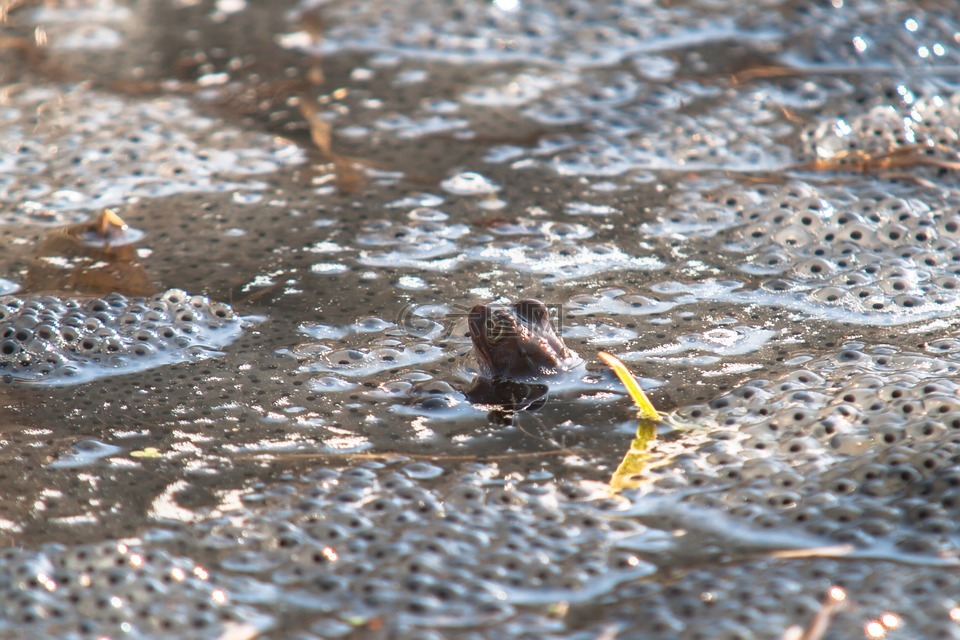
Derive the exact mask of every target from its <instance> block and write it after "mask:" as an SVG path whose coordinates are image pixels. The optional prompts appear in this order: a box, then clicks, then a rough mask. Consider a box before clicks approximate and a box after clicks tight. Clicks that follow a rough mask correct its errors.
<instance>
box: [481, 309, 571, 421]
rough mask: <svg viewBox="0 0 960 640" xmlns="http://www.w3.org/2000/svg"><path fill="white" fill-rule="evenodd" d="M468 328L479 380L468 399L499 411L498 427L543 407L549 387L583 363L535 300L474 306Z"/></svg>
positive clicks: (547, 310) (548, 314)
mask: <svg viewBox="0 0 960 640" xmlns="http://www.w3.org/2000/svg"><path fill="white" fill-rule="evenodd" d="M467 325H468V327H469V332H470V340H471V341H472V342H473V353H474V356H475V359H476V361H477V368H478V371H479V375H478V376H477V377H476V379H475V380H474V381H473V384H472V385H471V386H470V388H469V389H467V390H466V396H467V398H468V399H469V400H470V401H471V402H473V403H474V404H478V405H485V406H494V407H498V408H499V409H498V410H496V411H494V412H493V413H491V416H498V419H494V421H495V422H502V423H504V424H506V423H509V421H510V419H511V418H510V416H511V415H512V413H513V412H515V411H521V410H527V411H532V410H536V409H538V408H540V407H541V406H543V404H544V403H545V402H546V398H547V392H548V386H547V385H546V384H544V383H545V382H546V381H548V380H550V379H551V378H556V377H558V376H560V375H561V374H562V373H564V372H567V371H571V370H573V369H576V368H577V367H579V366H580V365H581V364H582V363H583V360H582V359H581V358H580V356H579V355H578V354H577V353H576V352H575V351H573V350H572V349H570V348H569V347H567V345H566V344H565V343H564V341H563V338H561V337H560V335H559V334H558V333H557V331H556V329H554V327H553V324H552V323H551V322H550V312H549V309H548V308H547V305H545V304H544V303H543V302H541V301H540V300H536V299H534V298H526V299H523V300H520V301H519V302H516V303H514V304H496V303H489V304H477V305H474V307H473V308H472V309H471V310H470V313H469V316H468V318H467ZM492 419H493V418H492Z"/></svg>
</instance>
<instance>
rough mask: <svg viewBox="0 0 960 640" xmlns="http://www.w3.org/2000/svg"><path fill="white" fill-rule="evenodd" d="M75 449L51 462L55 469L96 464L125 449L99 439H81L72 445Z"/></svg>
mask: <svg viewBox="0 0 960 640" xmlns="http://www.w3.org/2000/svg"><path fill="white" fill-rule="evenodd" d="M71 448H72V449H73V451H71V452H69V453H65V454H62V455H60V456H59V457H58V458H57V459H56V460H54V461H53V462H51V463H50V465H49V466H50V467H51V468H53V469H72V468H75V467H87V466H90V465H92V464H96V463H97V462H98V461H99V460H101V459H103V458H107V457H109V456H114V455H117V454H118V453H120V452H121V451H123V449H121V448H120V447H117V446H115V445H112V444H106V443H105V442H100V441H99V440H92V439H91V440H79V441H77V442H74V443H73V444H72V445H71Z"/></svg>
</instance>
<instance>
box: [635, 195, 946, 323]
mask: <svg viewBox="0 0 960 640" xmlns="http://www.w3.org/2000/svg"><path fill="white" fill-rule="evenodd" d="M675 200H676V202H675V204H674V205H672V206H670V207H668V208H666V209H664V210H662V211H660V212H658V217H659V218H660V220H659V221H658V222H656V223H652V224H649V225H646V226H645V229H647V230H648V231H649V232H651V233H663V234H670V235H675V234H684V235H687V236H689V237H691V238H698V237H700V234H701V231H700V228H699V227H697V226H693V225H692V224H690V222H692V221H693V220H694V219H696V218H698V217H700V216H701V215H704V216H707V217H712V218H713V220H714V222H715V225H714V227H713V229H712V231H711V236H713V237H714V238H716V239H717V240H719V241H720V242H723V243H724V249H725V251H726V252H727V255H729V256H730V257H731V258H733V259H736V260H738V262H739V265H738V268H739V270H740V271H741V272H742V273H743V274H744V276H745V279H744V280H725V281H712V282H711V281H701V282H699V283H695V284H692V285H683V284H677V283H661V284H659V285H655V286H653V287H651V288H652V289H653V290H654V291H655V292H656V293H659V294H661V296H662V298H661V300H660V301H658V302H659V303H660V304H669V303H670V297H669V296H674V304H676V303H677V302H680V303H685V302H692V301H694V300H714V301H723V302H734V303H737V304H753V303H760V304H764V305H771V306H783V307H787V308H791V309H796V310H799V311H803V312H804V313H806V314H809V315H811V316H814V317H824V318H829V319H833V320H841V321H848V322H857V323H865V324H878V325H886V324H903V323H906V322H915V321H917V320H923V319H929V318H941V317H946V316H949V315H951V314H953V313H955V310H956V308H957V306H958V305H960V298H958V296H957V288H958V286H960V282H958V281H957V273H956V272H957V271H958V269H960V267H958V264H960V244H958V238H960V235H958V233H960V218H958V211H960V202H957V201H956V198H954V197H953V196H951V195H949V194H948V195H943V194H942V193H934V192H933V191H931V190H927V189H925V188H923V187H920V186H916V185H914V186H903V187H896V186H894V187H891V188H890V189H889V190H886V191H880V190H877V191H866V192H865V191H864V190H863V189H857V190H853V189H850V188H848V187H823V188H816V187H813V186H809V185H804V184H800V183H788V184H786V185H783V186H777V185H762V186H752V187H743V186H729V187H723V188H719V189H706V190H704V191H702V192H701V191H696V190H693V191H690V192H685V193H682V194H680V195H678V196H676V198H675ZM718 207H722V208H725V209H726V211H727V213H726V214H725V215H724V216H723V217H722V218H721V217H718V216H716V215H714V212H715V211H716V210H717V208H718ZM752 282H755V283H756V284H752ZM676 296H680V299H677V298H676ZM648 306H649V305H648ZM650 308H653V307H650Z"/></svg>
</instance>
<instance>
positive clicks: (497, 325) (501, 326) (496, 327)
mask: <svg viewBox="0 0 960 640" xmlns="http://www.w3.org/2000/svg"><path fill="white" fill-rule="evenodd" d="M484 328H485V329H486V334H487V341H488V342H493V343H497V342H500V341H501V340H503V338H504V337H505V336H506V335H507V333H508V331H509V327H508V326H507V323H506V322H505V321H504V320H503V318H501V317H500V316H496V315H493V316H490V317H489V318H487V322H486V326H485V327H484Z"/></svg>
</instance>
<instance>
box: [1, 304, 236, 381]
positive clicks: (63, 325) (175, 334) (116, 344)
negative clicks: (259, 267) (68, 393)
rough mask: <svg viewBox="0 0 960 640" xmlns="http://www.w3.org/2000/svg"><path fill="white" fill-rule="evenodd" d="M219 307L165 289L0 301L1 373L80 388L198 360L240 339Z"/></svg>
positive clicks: (226, 312) (229, 317)
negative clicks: (139, 294) (134, 294)
mask: <svg viewBox="0 0 960 640" xmlns="http://www.w3.org/2000/svg"><path fill="white" fill-rule="evenodd" d="M242 326H243V321H242V320H241V319H240V318H239V317H238V316H236V315H235V314H234V312H233V310H232V309H231V308H230V307H229V306H227V305H224V304H220V303H216V302H212V301H210V300H209V299H207V298H205V297H203V296H190V295H188V294H187V293H185V292H183V291H180V290H177V289H171V290H169V291H167V292H165V293H162V294H158V295H156V296H153V297H151V298H127V297H125V296H123V295H120V294H110V295H107V296H104V297H103V298H92V299H83V298H57V297H54V296H12V295H9V296H2V297H0V376H2V378H3V379H4V380H6V381H20V382H31V383H44V384H79V383H81V382H88V381H90V380H94V379H96V378H101V377H105V376H113V375H118V374H124V373H132V372H135V371H143V370H146V369H150V368H153V367H157V366H161V365H165V364H171V363H174V362H183V361H195V360H203V359H205V358H209V357H211V356H213V355H216V353H217V352H216V351H215V349H217V348H219V347H223V346H225V345H227V344H229V343H230V342H232V341H233V340H234V339H236V337H237V336H238V335H239V334H240V331H241V329H242Z"/></svg>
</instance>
